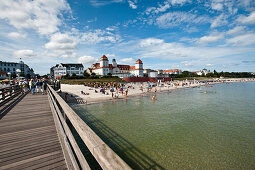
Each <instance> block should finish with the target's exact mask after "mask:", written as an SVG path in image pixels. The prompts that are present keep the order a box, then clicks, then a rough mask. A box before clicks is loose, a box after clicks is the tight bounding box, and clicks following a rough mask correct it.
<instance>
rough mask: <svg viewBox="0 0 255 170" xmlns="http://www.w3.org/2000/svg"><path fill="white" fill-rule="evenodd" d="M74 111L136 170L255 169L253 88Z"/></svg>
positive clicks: (193, 91) (218, 88)
mask: <svg viewBox="0 0 255 170" xmlns="http://www.w3.org/2000/svg"><path fill="white" fill-rule="evenodd" d="M73 108H74V110H75V111H76V112H77V113H78V114H79V115H80V116H81V117H82V119H83V120H84V121H85V122H86V123H87V124H88V125H89V126H90V127H91V128H92V129H93V130H95V132H96V133H97V134H98V135H99V136H100V137H101V138H102V139H103V140H104V141H105V142H106V143H107V144H108V145H109V146H110V147H111V148H112V149H113V150H114V151H115V152H116V153H118V154H119V155H120V156H121V157H122V158H123V159H124V160H125V161H126V162H127V163H128V164H129V165H130V166H131V167H133V168H134V169H255V82H248V83H230V84H218V85H215V86H213V87H200V88H189V89H180V90H174V91H171V93H168V92H164V93H159V94H157V100H156V101H155V102H154V103H153V102H152V100H151V96H147V97H138V98H133V99H128V100H119V101H115V102H105V103H100V104H92V105H88V106H86V107H82V106H73Z"/></svg>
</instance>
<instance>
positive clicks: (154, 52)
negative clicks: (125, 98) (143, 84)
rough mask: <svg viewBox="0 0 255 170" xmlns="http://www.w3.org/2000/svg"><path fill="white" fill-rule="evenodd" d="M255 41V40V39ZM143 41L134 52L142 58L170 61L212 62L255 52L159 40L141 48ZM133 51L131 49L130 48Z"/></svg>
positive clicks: (135, 46) (248, 49)
mask: <svg viewBox="0 0 255 170" xmlns="http://www.w3.org/2000/svg"><path fill="white" fill-rule="evenodd" d="M254 40H255V39H254ZM146 41H147V39H143V40H141V41H140V42H138V44H134V47H133V51H135V52H136V55H138V56H139V57H141V58H156V59H158V58H160V59H168V60H180V61H183V60H186V61H187V60H190V59H192V60H199V59H208V60H212V59H215V58H217V57H226V56H233V55H240V54H243V53H244V52H245V53H247V52H255V49H254V48H241V47H240V48H233V47H226V46H224V47H206V46H195V45H194V44H192V45H191V46H188V45H184V44H182V43H175V42H165V41H163V40H162V41H160V39H158V40H157V41H158V43H155V44H154V43H148V44H147V46H141V45H140V44H141V42H146ZM129 48H130V49H131V47H129Z"/></svg>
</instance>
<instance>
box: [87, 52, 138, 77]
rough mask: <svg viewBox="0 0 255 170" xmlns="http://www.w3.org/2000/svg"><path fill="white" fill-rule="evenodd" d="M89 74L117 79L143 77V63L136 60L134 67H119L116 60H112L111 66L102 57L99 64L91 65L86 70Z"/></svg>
mask: <svg viewBox="0 0 255 170" xmlns="http://www.w3.org/2000/svg"><path fill="white" fill-rule="evenodd" d="M87 72H88V73H89V74H92V73H95V74H97V75H102V76H107V75H109V74H111V75H113V76H118V77H121V78H123V77H132V76H135V77H143V62H142V61H141V60H140V59H138V60H137V61H136V63H135V66H130V65H120V64H117V62H116V60H115V59H113V60H112V64H109V60H108V58H107V57H106V56H105V55H103V56H102V57H101V58H100V62H99V63H95V64H93V65H92V66H91V67H90V68H88V69H87Z"/></svg>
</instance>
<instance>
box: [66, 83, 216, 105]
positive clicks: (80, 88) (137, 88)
mask: <svg viewBox="0 0 255 170" xmlns="http://www.w3.org/2000/svg"><path fill="white" fill-rule="evenodd" d="M215 83H219V82H213V83H212V82H210V83H209V84H206V83H195V84H188V85H183V86H175V85H168V84H167V83H163V84H161V86H155V87H151V89H150V90H148V86H147V83H143V84H141V83H136V84H133V83H127V84H126V87H128V86H129V87H130V88H128V94H127V95H126V94H125V90H126V89H127V88H124V92H123V94H122V92H120V91H118V92H116V89H115V91H114V92H113V94H114V97H112V92H110V89H106V90H105V94H103V93H101V92H100V88H91V87H88V86H84V85H69V84H61V91H62V95H64V94H65V93H68V98H67V100H68V99H70V98H82V99H83V101H84V102H85V103H87V104H91V103H98V102H102V101H109V100H119V99H125V98H130V97H135V96H143V95H150V94H154V93H155V89H156V92H157V93H161V92H165V91H171V90H174V89H181V88H194V87H199V86H204V85H212V84H215ZM151 84H152V85H156V83H151ZM95 90H96V91H97V93H96V92H95ZM82 92H84V93H85V94H86V93H88V95H85V94H82ZM116 95H117V96H118V97H116ZM67 102H68V101H67Z"/></svg>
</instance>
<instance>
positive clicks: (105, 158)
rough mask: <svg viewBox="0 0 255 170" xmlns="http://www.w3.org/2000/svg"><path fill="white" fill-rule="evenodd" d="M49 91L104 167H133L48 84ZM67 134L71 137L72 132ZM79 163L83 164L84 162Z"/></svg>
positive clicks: (106, 169)
mask: <svg viewBox="0 0 255 170" xmlns="http://www.w3.org/2000/svg"><path fill="white" fill-rule="evenodd" d="M48 91H49V93H50V95H51V98H52V99H53V100H54V101H55V103H56V105H55V103H54V105H55V106H57V103H58V106H60V107H61V109H59V108H58V110H59V111H60V110H63V112H64V114H65V115H64V117H65V116H66V117H67V118H68V120H69V121H70V122H71V124H72V126H73V127H74V128H75V130H76V131H77V133H78V134H79V136H80V138H81V139H82V141H83V142H84V143H85V145H86V146H87V148H88V149H89V151H90V152H91V154H92V155H93V156H94V158H95V159H96V160H97V162H98V163H99V165H100V166H101V167H102V168H103V169H105V170H113V169H121V170H125V169H131V168H130V167H129V166H128V165H127V164H126V162H124V161H123V160H122V159H121V158H120V157H119V156H118V155H117V154H116V153H115V152H114V151H113V150H112V149H111V148H110V147H109V146H108V145H107V144H106V143H104V141H103V140H102V139H101V138H100V137H99V136H97V135H96V133H95V132H94V131H93V130H92V129H91V128H90V127H89V126H88V125H87V124H86V123H85V122H84V121H83V120H82V119H81V118H80V117H79V116H78V115H77V114H76V113H75V112H74V111H73V109H72V108H71V107H70V106H69V105H68V104H67V103H66V102H65V101H64V100H63V99H62V98H61V97H60V96H59V95H58V94H57V93H56V92H55V90H53V88H52V87H51V86H50V85H48ZM62 121H64V118H61V122H62ZM64 124H65V123H64ZM64 126H65V125H64ZM65 128H66V127H65ZM67 136H69V137H70V134H69V135H67ZM69 140H70V139H69ZM71 140H72V139H71ZM73 148H74V149H75V148H77V147H76V146H73ZM75 152H76V151H75ZM77 157H78V156H77ZM78 159H79V157H78ZM79 163H80V164H81V163H82V162H79Z"/></svg>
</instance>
